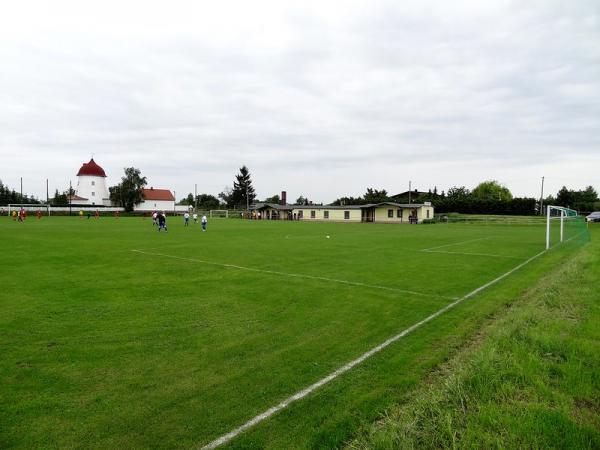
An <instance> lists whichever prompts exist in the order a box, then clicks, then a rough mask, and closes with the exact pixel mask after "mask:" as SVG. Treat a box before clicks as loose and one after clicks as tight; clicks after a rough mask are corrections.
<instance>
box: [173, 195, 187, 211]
mask: <svg viewBox="0 0 600 450" xmlns="http://www.w3.org/2000/svg"><path fill="white" fill-rule="evenodd" d="M184 192H185V191H184ZM173 197H175V201H174V202H173V213H176V212H177V191H173Z"/></svg>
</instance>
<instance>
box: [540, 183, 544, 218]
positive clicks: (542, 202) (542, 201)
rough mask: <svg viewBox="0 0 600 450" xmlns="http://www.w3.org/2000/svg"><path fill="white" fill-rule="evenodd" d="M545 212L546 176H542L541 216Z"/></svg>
mask: <svg viewBox="0 0 600 450" xmlns="http://www.w3.org/2000/svg"><path fill="white" fill-rule="evenodd" d="M543 214H544V177H542V195H541V196H540V216H541V215H543Z"/></svg>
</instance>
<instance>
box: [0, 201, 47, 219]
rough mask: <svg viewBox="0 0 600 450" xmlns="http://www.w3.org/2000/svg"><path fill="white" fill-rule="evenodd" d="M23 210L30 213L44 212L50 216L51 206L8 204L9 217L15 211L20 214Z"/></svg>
mask: <svg viewBox="0 0 600 450" xmlns="http://www.w3.org/2000/svg"><path fill="white" fill-rule="evenodd" d="M21 208H23V209H24V210H25V211H27V212H28V213H30V212H32V211H33V212H36V211H38V210H40V211H44V213H45V214H46V215H48V216H49V215H50V205H42V204H39V203H9V204H8V216H9V217H10V215H11V214H12V212H13V211H17V212H19V211H20V210H21Z"/></svg>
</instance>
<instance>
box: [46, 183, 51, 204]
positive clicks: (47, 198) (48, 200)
mask: <svg viewBox="0 0 600 450" xmlns="http://www.w3.org/2000/svg"><path fill="white" fill-rule="evenodd" d="M48 203H50V197H49V196H48V178H46V204H48Z"/></svg>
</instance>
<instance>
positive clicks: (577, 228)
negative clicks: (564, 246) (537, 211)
mask: <svg viewBox="0 0 600 450" xmlns="http://www.w3.org/2000/svg"><path fill="white" fill-rule="evenodd" d="M586 236H587V223H586V221H585V218H584V217H583V216H580V215H579V214H578V213H577V211H575V210H573V209H570V208H565V207H563V206H553V205H549V206H547V207H546V249H549V248H550V247H552V246H553V245H555V244H558V243H562V242H568V241H571V240H574V239H585V237H586Z"/></svg>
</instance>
